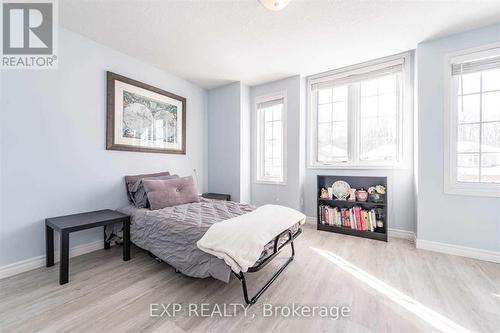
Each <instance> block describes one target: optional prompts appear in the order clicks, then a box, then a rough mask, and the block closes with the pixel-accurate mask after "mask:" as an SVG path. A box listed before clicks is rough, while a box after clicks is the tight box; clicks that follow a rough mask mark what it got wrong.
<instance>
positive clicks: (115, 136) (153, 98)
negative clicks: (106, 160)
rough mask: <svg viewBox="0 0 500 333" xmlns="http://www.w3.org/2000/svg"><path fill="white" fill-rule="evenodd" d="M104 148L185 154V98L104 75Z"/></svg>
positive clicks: (114, 75) (118, 77)
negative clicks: (105, 101) (105, 112)
mask: <svg viewBox="0 0 500 333" xmlns="http://www.w3.org/2000/svg"><path fill="white" fill-rule="evenodd" d="M107 91H108V94H107V135H106V149H108V150H126V151H138V152H151V153H165V154H186V99H185V98H184V97H180V96H177V95H175V94H172V93H169V92H168V91H165V90H162V89H159V88H156V87H153V86H150V85H148V84H145V83H142V82H139V81H136V80H132V79H129V78H127V77H124V76H121V75H118V74H115V73H112V72H107Z"/></svg>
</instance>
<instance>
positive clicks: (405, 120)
mask: <svg viewBox="0 0 500 333" xmlns="http://www.w3.org/2000/svg"><path fill="white" fill-rule="evenodd" d="M398 60H399V61H400V60H403V64H402V67H403V68H402V71H401V95H400V96H401V101H400V103H401V110H400V112H399V114H398V120H397V122H398V129H397V130H398V155H399V161H397V162H390V163H387V162H383V161H382V162H367V161H361V160H356V161H353V160H352V159H351V155H352V154H353V153H355V155H356V156H357V155H358V154H357V153H356V152H357V151H358V150H359V147H357V145H358V144H359V142H352V141H353V140H352V138H354V137H357V136H358V135H359V133H358V132H357V129H356V128H357V127H359V125H358V124H357V123H355V122H354V121H352V120H353V117H354V116H356V117H358V116H359V114H358V115H352V114H351V113H349V114H348V121H349V122H350V123H348V133H349V134H348V150H349V151H348V155H349V158H350V161H349V162H334V163H319V162H318V161H316V156H315V155H316V151H317V140H315V138H316V136H317V134H316V128H315V123H316V117H317V112H314V108H313V107H314V106H313V102H314V98H313V96H312V89H311V87H312V84H313V82H318V81H321V80H325V81H327V80H339V79H342V78H344V77H347V76H350V75H358V74H362V73H368V72H373V71H377V70H381V69H384V68H387V67H390V66H392V65H394V63H395V62H397V61H398ZM412 64H413V51H408V52H403V53H399V54H395V55H392V56H388V57H384V58H380V59H375V60H371V61H367V62H364V63H361V64H356V65H352V66H347V67H343V68H339V69H335V70H332V71H327V72H323V73H319V74H315V75H311V76H308V77H307V79H306V103H307V168H309V169H371V170H376V169H382V170H383V169H409V168H410V167H411V164H410V163H411V156H410V155H411V153H410V152H411V150H412V148H413V147H410V146H409V145H410V144H411V142H412V140H413V138H410V137H412V136H413V128H412V125H411V122H412V120H413V67H412ZM357 122H358V123H359V120H357ZM353 131H354V132H353ZM406 133H408V134H406Z"/></svg>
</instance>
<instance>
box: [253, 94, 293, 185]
mask: <svg viewBox="0 0 500 333" xmlns="http://www.w3.org/2000/svg"><path fill="white" fill-rule="evenodd" d="M276 99H283V109H282V114H281V143H282V147H281V159H282V163H281V168H282V174H283V179H281V180H278V179H275V178H271V177H265V176H264V175H263V170H264V157H263V154H264V152H263V150H262V147H263V141H264V132H263V131H262V122H261V120H262V119H261V115H260V112H259V107H258V105H259V104H260V103H265V102H269V101H273V100H276ZM286 119H287V94H286V91H279V92H276V93H272V94H267V95H262V96H258V97H256V98H255V124H256V126H255V127H256V136H255V137H256V142H255V143H256V144H255V147H256V153H257V158H256V162H257V165H256V168H255V170H256V174H255V182H256V183H258V184H273V185H286V184H287V158H286V157H287V135H286V132H287V120H286Z"/></svg>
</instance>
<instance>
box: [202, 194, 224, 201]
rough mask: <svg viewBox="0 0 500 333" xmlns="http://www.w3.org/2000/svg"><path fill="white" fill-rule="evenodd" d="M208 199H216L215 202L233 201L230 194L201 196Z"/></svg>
mask: <svg viewBox="0 0 500 333" xmlns="http://www.w3.org/2000/svg"><path fill="white" fill-rule="evenodd" d="M201 196H202V197H203V198H206V199H214V200H222V201H231V195H230V194H222V193H203V194H202V195H201Z"/></svg>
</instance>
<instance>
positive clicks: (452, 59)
mask: <svg viewBox="0 0 500 333" xmlns="http://www.w3.org/2000/svg"><path fill="white" fill-rule="evenodd" d="M494 49H498V50H494ZM492 53H494V54H499V55H500V42H497V43H492V44H486V45H482V46H479V47H473V48H468V49H464V50H460V51H456V52H452V53H448V54H446V55H445V57H444V75H443V77H444V156H443V157H444V193H446V194H456V195H467V196H482V197H500V184H493V183H472V182H470V183H467V182H459V181H457V175H456V174H457V156H456V155H457V154H456V150H457V125H458V120H457V116H458V113H457V112H456V110H457V108H458V105H457V98H456V96H455V95H454V94H452V88H453V87H454V83H453V77H452V75H451V65H452V63H457V62H465V61H468V60H472V59H477V58H478V57H482V56H489V55H491V54H492Z"/></svg>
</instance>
